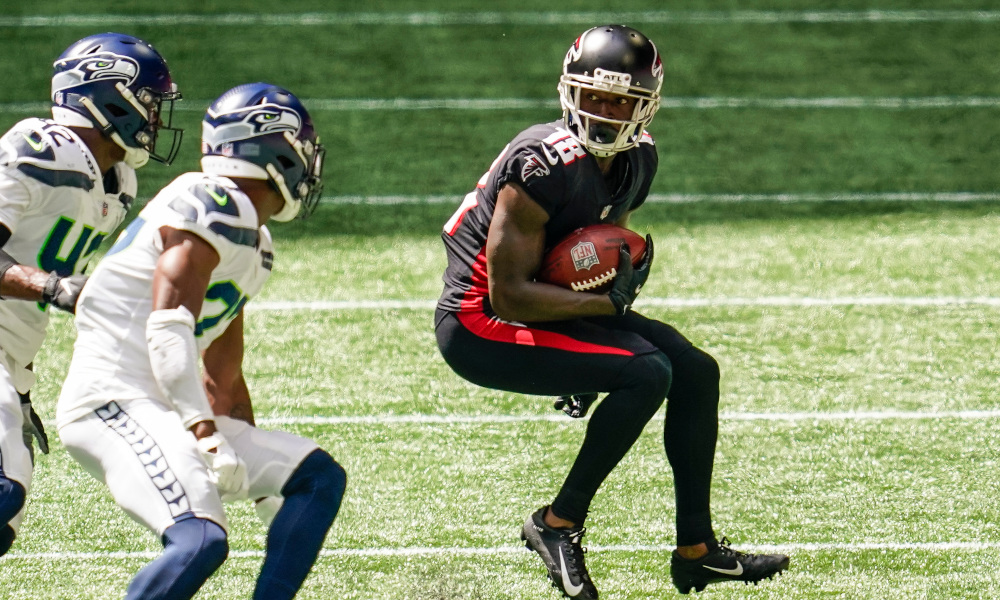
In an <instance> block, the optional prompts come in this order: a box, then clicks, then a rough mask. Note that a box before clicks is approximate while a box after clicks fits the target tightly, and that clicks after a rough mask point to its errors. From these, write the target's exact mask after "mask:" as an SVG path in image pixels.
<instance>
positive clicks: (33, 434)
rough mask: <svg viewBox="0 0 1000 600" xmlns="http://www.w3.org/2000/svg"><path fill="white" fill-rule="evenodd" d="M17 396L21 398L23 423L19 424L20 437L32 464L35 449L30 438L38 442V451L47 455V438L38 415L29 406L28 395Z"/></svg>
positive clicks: (29, 399)
mask: <svg viewBox="0 0 1000 600" xmlns="http://www.w3.org/2000/svg"><path fill="white" fill-rule="evenodd" d="M18 396H19V397H20V398H21V414H22V415H24V422H23V423H22V424H21V437H22V438H23V439H24V445H25V446H27V447H28V452H29V453H30V454H31V462H32V464H34V462H35V447H34V444H33V443H32V438H34V439H35V440H38V449H39V450H41V451H42V454H48V453H49V436H48V435H46V433H45V427H44V426H43V425H42V420H41V419H40V418H39V417H38V413H36V412H35V409H34V408H33V407H32V406H31V398H30V396H28V394H18Z"/></svg>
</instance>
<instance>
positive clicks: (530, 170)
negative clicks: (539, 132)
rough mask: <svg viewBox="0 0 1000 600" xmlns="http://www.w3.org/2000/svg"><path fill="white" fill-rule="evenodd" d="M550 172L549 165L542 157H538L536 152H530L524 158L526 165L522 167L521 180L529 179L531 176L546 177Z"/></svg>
mask: <svg viewBox="0 0 1000 600" xmlns="http://www.w3.org/2000/svg"><path fill="white" fill-rule="evenodd" d="M548 174H549V167H548V165H546V164H545V163H544V162H542V159H540V158H538V156H537V155H535V154H529V155H528V157H527V158H525V160H524V165H523V166H522V167H521V181H527V180H528V178H529V177H534V176H536V175H537V176H539V177H545V176H546V175H548Z"/></svg>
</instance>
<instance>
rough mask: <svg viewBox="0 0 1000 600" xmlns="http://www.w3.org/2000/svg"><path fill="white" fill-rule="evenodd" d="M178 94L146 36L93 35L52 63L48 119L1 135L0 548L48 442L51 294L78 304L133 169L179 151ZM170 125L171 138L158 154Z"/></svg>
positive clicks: (128, 194) (119, 213)
mask: <svg viewBox="0 0 1000 600" xmlns="http://www.w3.org/2000/svg"><path fill="white" fill-rule="evenodd" d="M179 98H180V94H179V93H178V92H177V86H176V85H175V84H174V83H173V80H172V79H171V76H170V71H169V69H168V68H167V64H166V62H164V60H163V58H162V57H161V56H160V54H159V53H158V52H157V51H156V50H154V49H153V47H152V46H150V45H149V44H148V43H146V42H144V41H142V40H140V39H137V38H134V37H131V36H127V35H121V34H116V33H105V34H99V35H93V36H90V37H87V38H84V39H82V40H80V41H78V42H76V43H75V44H73V45H72V46H70V47H69V48H68V49H67V50H66V51H65V52H63V54H62V55H61V56H60V57H59V58H58V59H57V60H56V62H55V64H54V73H53V76H52V104H53V106H52V119H36V118H31V119H25V120H23V121H21V122H19V123H17V124H16V125H14V127H12V128H11V129H10V131H8V132H7V133H6V134H5V135H4V136H3V137H2V138H0V555H2V554H4V553H5V552H7V550H8V549H9V548H10V546H11V543H12V542H13V541H14V537H15V535H16V533H17V530H18V527H19V525H20V523H21V520H22V519H23V514H24V502H25V496H26V495H27V493H28V490H29V488H30V485H31V475H32V468H33V458H34V457H33V446H32V439H31V438H32V436H34V437H36V438H37V439H38V443H39V447H40V449H41V450H42V452H46V453H47V452H48V440H47V438H46V435H45V430H44V429H43V428H42V422H41V420H40V419H39V418H38V416H37V415H36V414H35V412H34V410H33V409H32V408H31V403H30V400H29V395H28V392H29V389H30V388H31V386H32V384H33V383H34V380H35V377H34V374H33V373H32V371H31V363H32V361H33V359H34V356H35V353H36V352H37V351H38V349H39V347H40V346H41V344H42V340H43V339H44V337H45V329H46V324H47V323H48V305H52V306H55V307H57V308H60V309H63V310H66V311H69V312H73V310H74V307H75V305H76V300H77V296H78V295H79V293H80V289H81V288H82V286H83V283H84V281H85V280H86V276H84V275H81V274H82V273H83V271H84V268H85V267H86V266H87V263H88V262H90V259H91V258H92V257H93V255H94V252H95V251H96V250H97V249H98V247H99V246H100V244H101V241H102V240H104V238H105V237H107V236H108V235H109V234H111V233H113V232H114V231H115V229H117V228H118V226H119V225H121V223H122V221H123V220H124V219H125V214H126V213H127V212H128V208H129V205H130V204H131V203H132V200H133V198H134V197H135V194H136V177H135V169H136V168H138V167H140V166H142V165H143V164H145V163H146V161H147V160H148V159H149V158H154V159H156V160H158V161H160V162H164V163H167V164H169V163H170V161H171V160H172V159H173V157H174V154H175V153H176V151H177V148H179V144H178V142H179V141H180V131H179V130H176V129H172V128H170V126H169V119H170V115H171V114H172V111H173V103H174V101H175V100H177V99H179ZM164 119H165V120H166V121H167V123H164ZM164 132H167V133H173V135H174V137H173V140H172V144H171V146H170V148H169V150H168V151H166V152H165V153H163V154H159V153H158V152H157V140H158V138H159V137H160V135H161V134H163V133H164Z"/></svg>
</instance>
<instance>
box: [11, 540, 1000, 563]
mask: <svg viewBox="0 0 1000 600" xmlns="http://www.w3.org/2000/svg"><path fill="white" fill-rule="evenodd" d="M735 547H736V549H738V550H742V551H745V552H780V553H784V554H794V553H796V552H871V551H888V552H893V551H897V552H898V551H909V552H912V551H920V552H956V551H964V552H977V551H983V550H996V549H1000V542H871V543H866V542H860V543H837V542H829V543H814V544H810V543H800V544H757V545H754V544H747V545H737V546H735ZM673 549H674V546H673V545H668V544H648V545H647V544H611V545H606V546H602V545H590V544H588V550H589V551H591V552H630V553H635V552H658V553H669V552H671V551H672V550H673ZM497 554H523V555H524V556H525V557H527V556H529V553H528V551H527V550H525V548H524V546H495V547H491V548H469V547H458V546H436V547H431V546H411V547H404V548H330V549H327V550H323V551H322V552H321V556H324V557H341V556H362V557H393V556H403V557H405V556H492V555H497ZM159 555H160V553H159V552H26V553H19V552H12V553H10V554H7V555H6V556H4V557H2V558H0V564H2V563H3V562H11V561H19V560H78V561H97V560H125V559H143V560H148V559H152V558H155V557H157V556H159ZM263 556H264V552H263V551H261V550H242V551H238V550H234V551H230V552H229V558H254V559H259V558H262V557H263Z"/></svg>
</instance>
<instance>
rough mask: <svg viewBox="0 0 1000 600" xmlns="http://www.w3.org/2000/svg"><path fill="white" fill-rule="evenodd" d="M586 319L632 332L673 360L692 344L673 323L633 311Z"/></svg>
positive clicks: (603, 325)
mask: <svg viewBox="0 0 1000 600" xmlns="http://www.w3.org/2000/svg"><path fill="white" fill-rule="evenodd" d="M587 321H589V322H591V323H594V324H595V325H599V326H601V327H605V328H608V329H615V330H619V331H627V332H629V333H634V334H636V335H638V336H640V337H641V338H643V339H644V340H647V341H648V342H649V343H651V344H653V345H654V346H656V347H657V348H658V349H659V350H660V351H661V352H663V353H664V354H666V355H667V358H669V359H670V360H674V359H675V358H677V357H678V356H680V355H682V354H684V353H685V352H687V351H688V350H689V349H690V348H691V346H693V344H692V343H691V341H690V340H688V339H687V338H686V337H684V335H683V334H682V333H681V332H679V331H677V329H676V328H675V327H674V326H673V325H669V324H667V323H664V322H663V321H658V320H656V319H651V318H649V317H647V316H644V315H642V314H640V313H637V312H635V311H629V312H628V313H626V314H625V315H624V316H621V317H590V318H588V319H587Z"/></svg>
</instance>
